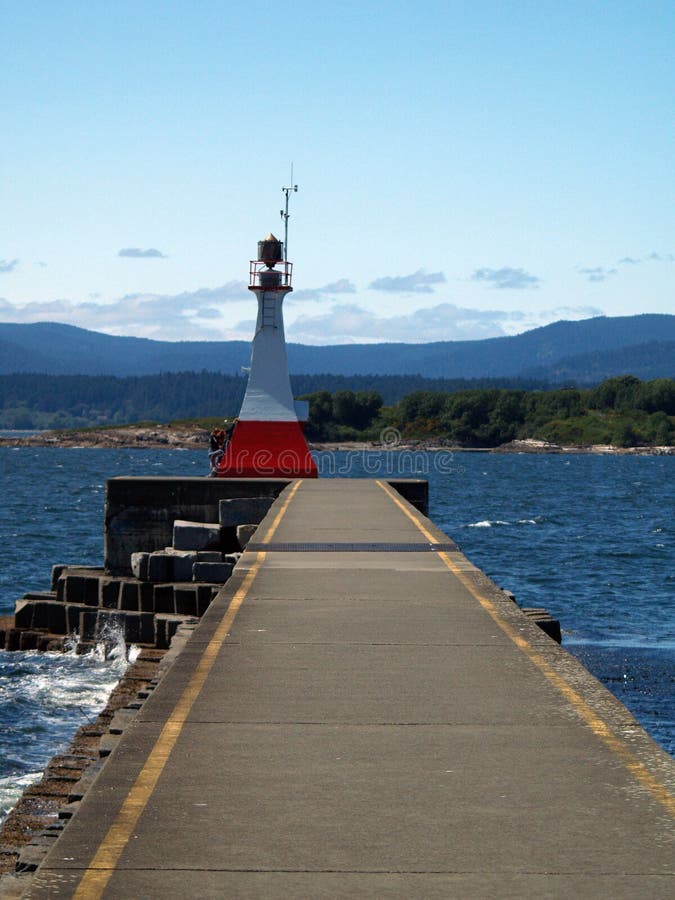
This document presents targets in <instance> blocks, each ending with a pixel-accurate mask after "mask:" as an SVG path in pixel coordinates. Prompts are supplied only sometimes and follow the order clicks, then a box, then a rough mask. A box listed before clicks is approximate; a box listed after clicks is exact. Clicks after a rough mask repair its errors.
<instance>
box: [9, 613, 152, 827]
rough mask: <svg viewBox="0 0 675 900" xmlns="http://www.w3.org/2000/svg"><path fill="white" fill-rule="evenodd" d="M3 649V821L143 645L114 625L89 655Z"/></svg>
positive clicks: (73, 643)
mask: <svg viewBox="0 0 675 900" xmlns="http://www.w3.org/2000/svg"><path fill="white" fill-rule="evenodd" d="M77 643H78V638H77V635H73V636H72V639H71V641H70V647H69V649H68V650H66V651H65V652H64V653H40V652H38V651H36V650H29V651H24V652H22V651H17V652H8V651H4V650H2V651H0V721H2V722H3V728H2V730H1V731H0V822H2V820H3V819H4V818H5V816H6V815H7V813H8V812H9V811H10V810H11V808H12V807H13V806H14V804H15V803H16V801H17V800H18V799H19V797H20V796H21V793H22V792H23V790H24V788H25V787H26V786H27V785H29V784H31V783H32V782H34V781H36V780H37V779H38V778H39V777H40V774H41V772H42V770H43V769H44V767H45V766H46V764H47V763H48V762H49V760H50V759H51V758H52V757H53V756H54V755H55V754H57V753H59V752H62V751H64V750H65V749H66V748H67V746H68V744H69V743H70V741H71V740H72V737H73V735H74V733H75V731H76V730H77V729H78V728H79V727H80V726H81V725H83V724H85V723H86V722H90V721H93V720H94V719H95V718H96V716H97V715H98V714H99V712H100V711H101V710H102V709H103V708H104V707H105V705H106V703H107V702H108V698H109V697H110V694H111V693H112V691H113V689H114V688H115V687H116V685H117V684H118V683H119V680H120V678H121V677H122V675H123V674H124V672H125V670H126V668H127V666H128V665H129V664H130V663H132V662H134V661H135V660H136V658H137V657H138V654H139V652H140V648H139V647H137V646H135V645H131V646H127V644H126V643H125V641H124V636H123V634H122V632H121V630H119V629H114V628H111V629H109V631H108V633H106V634H104V635H103V636H102V639H101V641H99V642H98V643H97V645H96V646H95V647H94V648H93V649H92V650H90V651H89V652H88V653H84V654H78V653H77V649H76V648H77Z"/></svg>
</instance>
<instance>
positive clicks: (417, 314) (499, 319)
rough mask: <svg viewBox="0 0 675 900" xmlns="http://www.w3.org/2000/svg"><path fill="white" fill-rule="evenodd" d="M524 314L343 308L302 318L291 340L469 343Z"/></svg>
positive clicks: (291, 329)
mask: <svg viewBox="0 0 675 900" xmlns="http://www.w3.org/2000/svg"><path fill="white" fill-rule="evenodd" d="M521 317H522V313H506V312H495V311H492V310H477V309H462V308H460V307H458V306H454V305H453V304H451V303H440V304H438V305H437V306H432V307H425V308H422V309H417V310H414V311H413V312H411V313H408V314H405V315H397V316H389V317H386V316H378V315H376V314H375V313H373V312H371V311H370V310H367V309H365V308H364V307H362V306H357V305H356V304H340V305H336V306H334V307H333V308H332V309H331V310H329V311H328V312H326V313H324V314H322V315H319V316H300V317H299V318H297V319H296V320H295V321H294V322H293V323H292V324H291V325H289V326H288V328H287V333H288V335H289V339H292V340H294V341H299V342H301V343H308V344H332V343H354V342H357V343H358V342H362V343H376V342H380V341H402V342H407V343H424V342H427V341H445V340H468V339H473V338H485V337H497V336H500V335H504V334H505V333H506V332H505V331H504V328H503V327H502V323H503V321H504V320H507V319H511V320H513V319H517V318H521Z"/></svg>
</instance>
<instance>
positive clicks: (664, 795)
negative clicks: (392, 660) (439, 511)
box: [377, 481, 675, 816]
mask: <svg viewBox="0 0 675 900" xmlns="http://www.w3.org/2000/svg"><path fill="white" fill-rule="evenodd" d="M377 484H378V485H379V486H380V487H381V488H382V490H383V491H384V492H385V494H387V496H388V497H389V498H390V499H391V500H393V502H394V503H395V504H396V505H397V506H398V507H399V509H400V510H401V511H402V512H404V513H405V515H406V516H407V517H408V518H409V519H410V521H411V522H413V523H414V524H415V525H416V526H417V528H418V529H419V530H420V531H421V532H422V534H423V535H424V536H425V538H427V540H428V541H429V542H430V543H435V542H436V541H437V538H436V537H435V536H434V535H433V534H432V533H431V532H430V531H429V529H428V528H426V526H425V525H424V522H422V521H420V519H419V518H418V517H417V516H416V515H415V514H414V513H413V512H412V511H411V510H410V509H409V508H408V506H406V505H405V504H404V503H403V501H402V500H401V499H400V497H399V496H398V495H397V494H396V493H395V491H394V490H393V488H391V487H390V486H389V485H388V484H386V483H385V482H383V481H378V482H377ZM437 555H438V557H439V558H440V559H441V560H442V561H443V562H444V563H445V565H446V566H447V568H448V569H450V571H451V572H452V573H453V574H454V575H456V577H457V578H458V579H459V580H460V581H461V582H462V584H463V585H464V587H465V588H466V589H467V590H468V591H469V593H470V594H472V596H473V597H475V599H476V600H477V601H478V602H479V603H480V605H481V606H482V607H483V609H484V610H485V611H486V612H487V613H488V614H489V615H490V616H491V617H492V619H493V620H494V622H495V623H496V624H497V625H498V626H499V627H500V628H501V630H502V631H503V632H504V633H505V634H506V635H507V636H508V637H509V638H510V639H511V640H512V641H513V643H514V644H515V645H516V646H517V647H518V649H519V650H522V652H523V653H524V654H525V655H526V656H527V657H528V659H529V660H530V661H531V662H532V663H534V665H535V666H536V667H537V668H538V669H539V671H540V672H542V673H543V675H545V676H546V678H547V679H548V681H549V682H551V684H553V685H554V687H556V688H557V689H558V690H559V691H560V693H561V694H562V695H563V696H564V697H565V699H566V700H567V701H568V702H569V703H571V705H572V706H573V707H574V709H575V710H576V711H577V713H579V715H580V716H581V718H582V719H583V720H584V721H585V722H586V724H587V725H588V726H589V727H590V729H591V730H592V731H593V733H594V734H595V735H596V736H597V737H598V738H600V740H601V741H602V742H603V743H604V744H605V746H607V747H608V748H609V749H610V750H611V751H612V753H614V754H615V755H616V756H617V757H618V758H619V759H620V760H621V763H622V764H623V766H624V768H625V769H627V770H628V772H630V774H631V775H632V776H633V777H634V778H635V779H636V781H638V782H639V783H640V784H641V785H642V786H643V787H644V788H646V789H647V790H648V791H649V793H650V794H651V795H652V796H653V797H654V798H655V799H656V800H658V801H659V803H661V804H662V805H663V806H665V808H666V809H667V810H668V812H669V813H670V814H671V815H672V816H675V796H673V794H672V793H671V792H670V791H669V790H668V788H667V787H666V786H665V785H664V784H662V783H661V782H660V781H659V780H658V778H655V777H654V775H652V773H651V772H650V771H649V770H648V769H647V768H646V766H645V765H644V764H643V763H641V762H640V760H639V759H638V758H637V757H636V756H635V754H634V753H633V752H632V751H631V750H630V749H629V748H628V747H627V746H626V744H625V743H624V742H623V741H622V740H621V738H620V737H619V736H618V735H616V734H615V733H614V732H613V731H612V729H611V728H610V727H609V726H608V725H607V723H606V722H605V721H604V720H603V719H601V718H600V716H599V715H598V714H597V713H596V712H595V710H594V709H593V708H592V707H591V706H590V705H589V704H588V703H587V702H586V701H585V700H584V698H583V697H582V696H581V694H580V693H579V692H578V691H577V690H575V688H573V687H572V685H571V684H569V682H568V681H566V680H565V679H564V678H563V677H562V676H561V675H559V674H558V672H556V671H555V670H554V669H553V668H552V667H551V666H550V665H549V663H548V662H547V661H546V659H545V658H544V657H543V656H542V655H541V653H539V652H538V651H537V650H535V648H534V647H533V646H532V645H531V644H530V642H529V641H527V640H526V639H525V638H524V637H523V636H522V635H521V634H518V632H517V631H516V630H515V629H514V628H512V626H511V625H509V623H508V622H507V621H506V620H505V619H504V618H502V616H501V615H500V614H499V611H498V610H497V607H496V606H495V605H494V603H493V602H492V601H491V600H490V599H489V598H488V597H486V596H485V594H484V593H482V592H481V591H480V590H479V589H478V587H477V586H476V585H475V584H474V583H473V582H472V580H471V579H470V578H468V577H467V575H466V573H465V572H463V571H462V570H461V569H460V568H459V566H457V564H456V563H454V562H453V561H452V559H450V557H449V556H448V554H447V553H446V552H445V551H437Z"/></svg>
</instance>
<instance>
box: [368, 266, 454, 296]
mask: <svg viewBox="0 0 675 900" xmlns="http://www.w3.org/2000/svg"><path fill="white" fill-rule="evenodd" d="M444 283H445V275H444V274H443V273H442V272H425V271H424V269H418V270H417V271H416V272H413V273H412V274H411V275H385V276H383V277H382V278H376V279H375V281H371V283H370V284H369V288H370V289H371V290H372V291H387V292H390V293H396V294H432V293H433V291H434V289H433V287H432V285H435V284H444Z"/></svg>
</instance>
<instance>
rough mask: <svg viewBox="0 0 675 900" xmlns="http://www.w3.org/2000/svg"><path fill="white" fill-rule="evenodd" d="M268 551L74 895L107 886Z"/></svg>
mask: <svg viewBox="0 0 675 900" xmlns="http://www.w3.org/2000/svg"><path fill="white" fill-rule="evenodd" d="M301 483H302V481H301V480H298V481H296V482H295V483H294V484H293V487H292V488H291V490H290V491H289V493H288V496H287V497H286V498H285V500H284V502H283V504H282V506H281V508H280V510H279V512H278V513H277V515H276V516H275V517H274V520H273V522H272V524H271V525H270V526H269V528H268V529H267V532H266V534H265V537H264V538H263V540H264V541H269V540H270V539H271V538H272V536H273V535H274V533H275V531H276V530H277V528H278V527H279V523H280V522H281V520H282V518H283V517H284V515H285V513H286V510H287V509H288V506H289V504H290V502H291V500H292V499H293V497H294V496H295V494H296V492H297V490H298V488H299V487H300V484H301ZM266 555H267V554H265V553H256V560H255V562H254V563H253V565H252V566H251V568H250V569H249V571H248V572H247V574H246V577H245V578H244V580H243V581H242V583H241V586H240V587H239V589H238V590H237V592H236V593H235V595H234V597H233V598H232V600H231V601H230V604H229V606H228V607H227V610H226V612H225V615H224V616H223V618H222V619H221V621H220V623H219V625H218V627H217V629H216V631H215V633H214V635H213V637H212V638H211V640H210V641H209V643H208V644H207V646H206V649H205V650H204V653H203V655H202V657H201V659H200V661H199V663H198V665H197V668H196V669H195V671H194V673H193V675H192V677H191V678H190V681H189V682H188V685H187V687H186V688H185V690H184V691H183V693H182V694H181V696H180V698H179V700H178V702H177V703H176V706H175V707H174V709H173V711H172V713H171V715H170V716H169V718H168V720H167V722H166V724H165V725H164V727H163V728H162V731H161V733H160V735H159V737H158V738H157V740H156V742H155V745H154V747H153V748H152V750H151V751H150V755H149V756H148V758H147V760H146V762H145V765H144V766H143V768H142V769H141V772H140V774H139V776H138V778H137V779H136V781H135V783H134V785H133V786H132V788H131V789H130V791H129V793H128V794H127V796H126V798H125V800H124V802H123V803H122V807H121V809H120V811H119V813H118V814H117V817H116V818H115V821H114V822H113V824H112V825H111V826H110V829H109V830H108V833H107V834H106V836H105V837H104V838H103V840H102V841H101V843H100V845H99V848H98V850H97V851H96V853H95V854H94V857H93V859H92V861H91V862H90V864H89V867H88V868H87V869H86V870H85V872H84V875H83V876H82V879H81V880H80V883H79V885H78V886H77V890H76V891H75V893H74V894H73V896H74V897H77V898H86V900H94V898H97V897H101V896H102V894H103V891H104V890H105V889H106V886H107V884H108V882H109V881H110V879H111V877H112V875H113V872H114V871H115V866H116V865H117V863H118V861H119V858H120V856H121V855H122V852H123V851H124V848H125V847H126V845H127V844H128V843H129V839H130V838H131V835H132V833H133V830H134V828H135V827H136V823H137V822H138V820H139V818H140V816H141V814H142V813H143V810H144V809H145V807H146V806H147V804H148V801H149V799H150V797H151V795H152V792H153V791H154V789H155V787H156V785H157V782H158V781H159V778H160V775H161V774H162V772H163V771H164V767H165V765H166V763H167V760H168V759H169V756H170V755H171V751H172V750H173V748H174V746H175V743H176V741H177V740H178V738H179V736H180V733H181V731H182V730H183V726H184V725H185V722H186V720H187V718H188V716H189V715H190V711H191V709H192V707H193V705H194V702H195V700H196V699H197V697H198V696H199V694H200V692H201V690H202V688H203V687H204V684H205V682H206V679H207V678H208V676H209V673H210V671H211V669H212V668H213V664H214V663H215V661H216V657H217V656H218V653H219V652H220V649H221V647H222V645H223V643H224V642H225V639H226V638H227V636H228V634H229V632H230V630H231V628H232V623H233V622H234V619H235V616H236V615H237V613H238V612H239V610H240V608H241V605H242V603H243V602H244V600H245V599H246V596H247V595H248V592H249V591H250V589H251V585H252V584H253V581H254V579H255V577H256V575H257V574H258V572H259V571H260V567H261V566H262V564H263V562H264V561H265V556H266Z"/></svg>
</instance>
